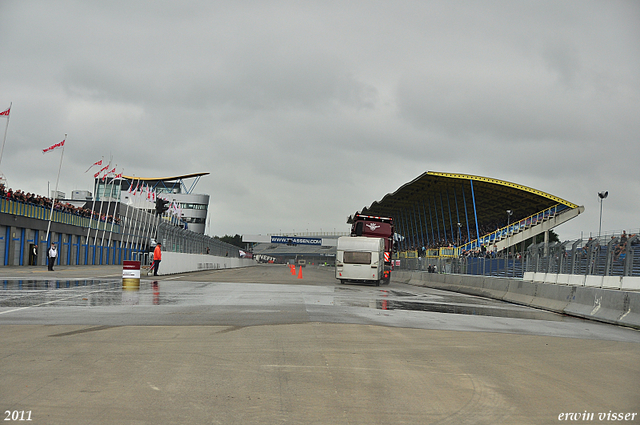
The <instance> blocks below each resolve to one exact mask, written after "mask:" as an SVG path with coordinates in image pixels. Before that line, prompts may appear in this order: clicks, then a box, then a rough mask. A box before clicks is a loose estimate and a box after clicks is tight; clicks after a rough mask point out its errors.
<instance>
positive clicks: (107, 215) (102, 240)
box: [100, 164, 118, 258]
mask: <svg viewBox="0 0 640 425" xmlns="http://www.w3.org/2000/svg"><path fill="white" fill-rule="evenodd" d="M117 167H118V164H116V166H115V167H113V169H114V173H115V169H116V168H117ZM115 174H116V175H117V174H118V173H115ZM114 180H115V179H111V190H110V191H109V200H108V201H107V213H106V214H105V217H104V224H105V226H104V229H102V239H101V240H100V245H101V246H104V236H105V234H106V233H107V220H108V219H109V210H111V198H113V186H114V185H113V181H114ZM104 184H105V185H106V184H107V179H106V178H105V180H104ZM111 223H113V220H112V221H111ZM108 254H109V249H108V248H107V258H108Z"/></svg>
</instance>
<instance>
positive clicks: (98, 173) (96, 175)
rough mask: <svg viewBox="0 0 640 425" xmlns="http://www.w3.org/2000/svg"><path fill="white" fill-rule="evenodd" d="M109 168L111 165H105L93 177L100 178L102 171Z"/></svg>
mask: <svg viewBox="0 0 640 425" xmlns="http://www.w3.org/2000/svg"><path fill="white" fill-rule="evenodd" d="M107 168H109V166H108V165H105V166H104V167H102V169H100V171H98V172H97V173H95V174H94V175H93V178H94V179H97V178H98V176H99V175H100V173H102V172H103V171H104V170H106V169H107Z"/></svg>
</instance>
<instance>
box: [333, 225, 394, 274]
mask: <svg viewBox="0 0 640 425" xmlns="http://www.w3.org/2000/svg"><path fill="white" fill-rule="evenodd" d="M384 252H385V247H384V238H370V237H366V236H341V237H339V238H338V246H337V249H336V279H338V280H340V283H345V282H361V283H374V284H375V285H376V286H380V284H381V283H387V284H388V283H389V280H388V279H387V278H386V276H388V273H385V266H384Z"/></svg>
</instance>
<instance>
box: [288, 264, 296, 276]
mask: <svg viewBox="0 0 640 425" xmlns="http://www.w3.org/2000/svg"><path fill="white" fill-rule="evenodd" d="M289 269H290V270H291V274H292V275H294V276H295V275H296V266H294V265H293V264H289Z"/></svg>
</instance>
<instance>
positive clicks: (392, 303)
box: [369, 299, 566, 321]
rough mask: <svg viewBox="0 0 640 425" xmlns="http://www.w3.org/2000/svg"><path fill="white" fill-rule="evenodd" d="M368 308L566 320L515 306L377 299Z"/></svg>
mask: <svg viewBox="0 0 640 425" xmlns="http://www.w3.org/2000/svg"><path fill="white" fill-rule="evenodd" d="M369 307H373V308H376V309H378V310H405V311H426V312H432V313H448V314H465V315H472V316H491V317H508V318H512V319H532V320H550V321H563V320H565V319H566V316H564V315H561V314H557V313H553V312H549V311H544V310H536V309H533V308H529V307H523V306H517V305H507V306H506V307H493V306H487V305H463V304H446V303H425V302H418V301H415V302H412V301H398V300H388V299H379V300H376V301H375V305H372V303H370V304H369Z"/></svg>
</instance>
